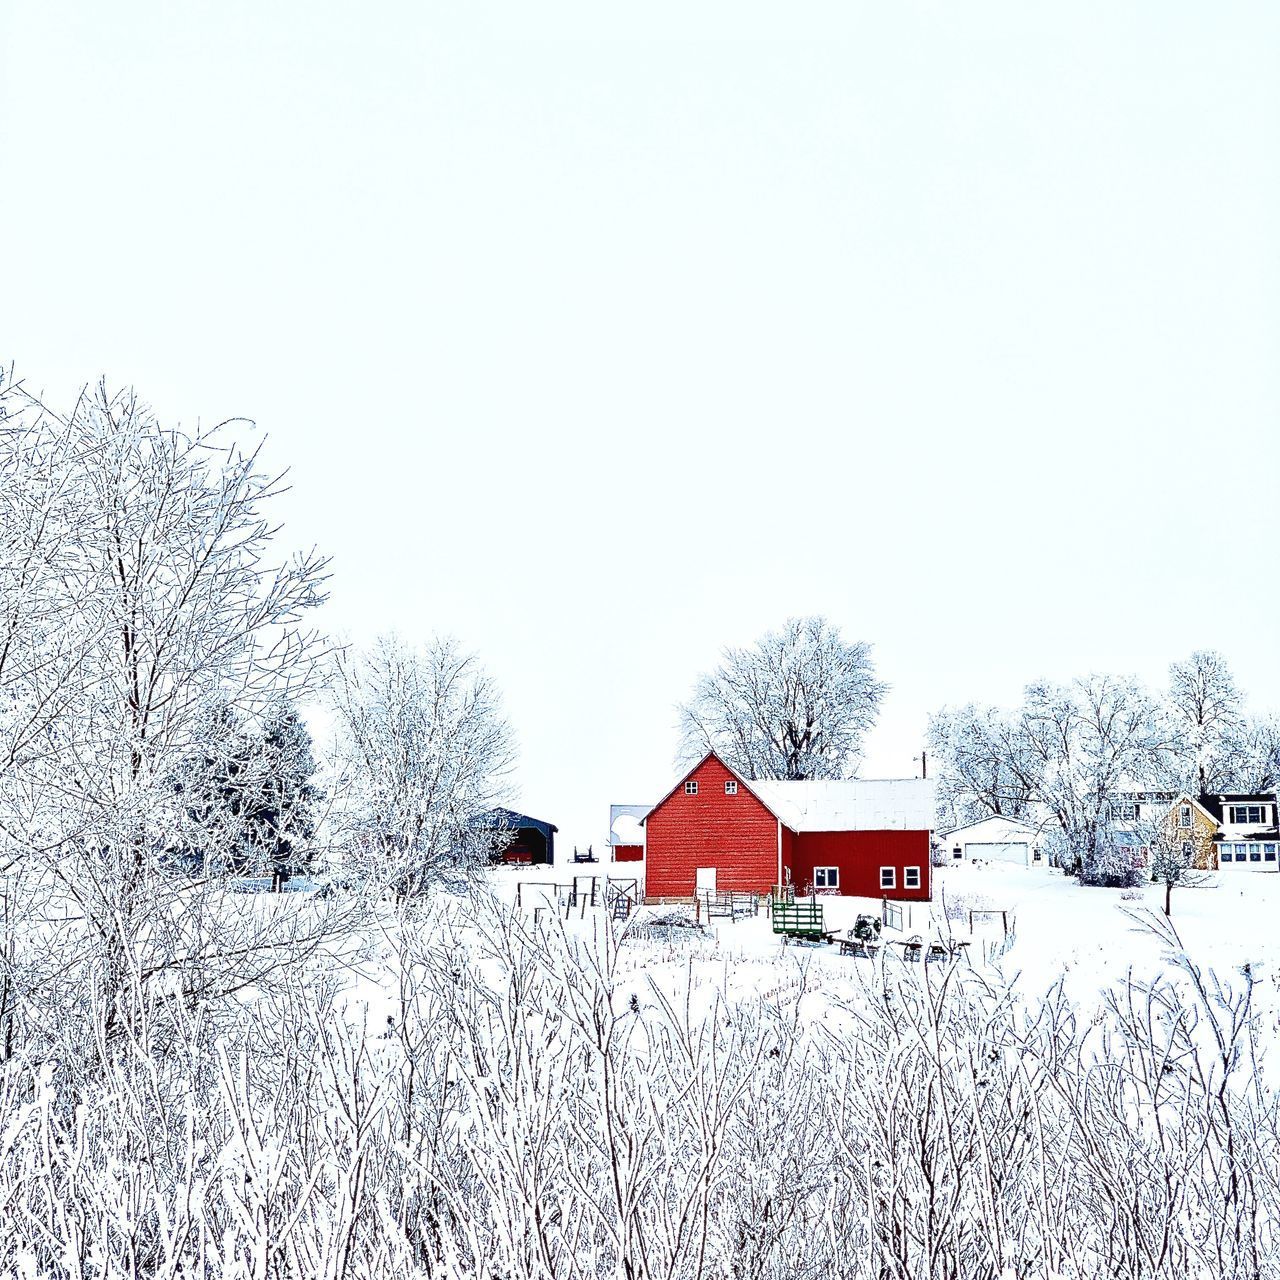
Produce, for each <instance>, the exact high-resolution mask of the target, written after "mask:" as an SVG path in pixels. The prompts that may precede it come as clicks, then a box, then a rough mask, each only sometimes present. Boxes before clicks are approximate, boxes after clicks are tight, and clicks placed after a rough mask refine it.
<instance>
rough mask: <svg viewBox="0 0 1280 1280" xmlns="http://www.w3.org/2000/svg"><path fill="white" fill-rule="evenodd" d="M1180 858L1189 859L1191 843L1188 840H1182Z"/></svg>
mask: <svg viewBox="0 0 1280 1280" xmlns="http://www.w3.org/2000/svg"><path fill="white" fill-rule="evenodd" d="M1182 856H1183V857H1184V858H1189V857H1191V841H1190V840H1184V841H1183V842H1182Z"/></svg>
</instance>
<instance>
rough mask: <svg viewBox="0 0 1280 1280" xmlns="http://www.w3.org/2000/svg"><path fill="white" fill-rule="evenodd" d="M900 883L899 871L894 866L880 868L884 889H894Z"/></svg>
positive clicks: (881, 885) (881, 884)
mask: <svg viewBox="0 0 1280 1280" xmlns="http://www.w3.org/2000/svg"><path fill="white" fill-rule="evenodd" d="M897 884H898V873H897V871H896V870H895V869H894V868H893V867H881V868H880V887H881V888H882V889H893V888H896V887H897Z"/></svg>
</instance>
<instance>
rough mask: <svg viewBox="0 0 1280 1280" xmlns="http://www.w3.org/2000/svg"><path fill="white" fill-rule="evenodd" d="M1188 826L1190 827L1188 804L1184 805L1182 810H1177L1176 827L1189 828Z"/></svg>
mask: <svg viewBox="0 0 1280 1280" xmlns="http://www.w3.org/2000/svg"><path fill="white" fill-rule="evenodd" d="M1190 825H1191V806H1190V805H1189V804H1184V805H1183V806H1182V808H1181V809H1179V810H1178V826H1180V827H1189V826H1190Z"/></svg>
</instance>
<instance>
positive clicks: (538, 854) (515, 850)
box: [476, 809, 560, 867]
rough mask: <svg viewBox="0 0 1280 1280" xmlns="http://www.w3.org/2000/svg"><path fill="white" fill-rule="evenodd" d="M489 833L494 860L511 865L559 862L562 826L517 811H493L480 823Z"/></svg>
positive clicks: (483, 829)
mask: <svg viewBox="0 0 1280 1280" xmlns="http://www.w3.org/2000/svg"><path fill="white" fill-rule="evenodd" d="M476 827H477V828H478V829H479V830H482V831H485V832H488V833H489V835H490V838H491V842H492V845H491V847H492V855H493V860H494V862H496V863H499V864H505V865H507V866H515V867H519V866H548V867H549V866H551V865H552V864H553V863H554V862H555V860H556V832H557V831H558V830H559V829H560V828H559V827H556V826H553V825H552V824H551V823H550V822H543V821H542V819H540V818H531V817H529V815H528V814H527V813H516V812H515V810H513V809H490V810H489V812H488V813H486V814H485V815H484V816H483V818H481V819H479V820H478V821H477V823H476Z"/></svg>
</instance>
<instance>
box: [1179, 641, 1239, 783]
mask: <svg viewBox="0 0 1280 1280" xmlns="http://www.w3.org/2000/svg"><path fill="white" fill-rule="evenodd" d="M1243 707H1244V699H1243V697H1242V695H1241V693H1240V690H1239V689H1238V688H1237V687H1236V683H1235V678H1234V677H1233V676H1232V674H1231V668H1230V667H1229V666H1228V665H1227V661H1226V659H1225V658H1224V657H1223V656H1222V654H1220V653H1217V652H1215V651H1213V650H1211V649H1197V650H1196V651H1195V652H1194V653H1193V654H1192V655H1191V656H1190V657H1189V658H1187V659H1186V661H1185V662H1175V663H1173V664H1172V665H1171V666H1170V667H1169V698H1168V713H1169V716H1170V720H1171V725H1172V731H1173V732H1172V737H1173V742H1174V748H1175V750H1174V756H1173V758H1174V760H1175V761H1176V763H1177V765H1178V777H1177V778H1176V785H1177V787H1178V789H1179V790H1187V791H1191V792H1193V793H1194V794H1197V795H1198V794H1201V793H1203V792H1205V791H1220V790H1229V789H1232V788H1234V787H1237V786H1238V785H1239V782H1238V780H1237V777H1236V772H1237V768H1238V765H1239V763H1240V760H1239V751H1238V745H1239V743H1240V740H1241V738H1242V735H1243V732H1244V728H1245V717H1244V712H1243Z"/></svg>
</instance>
